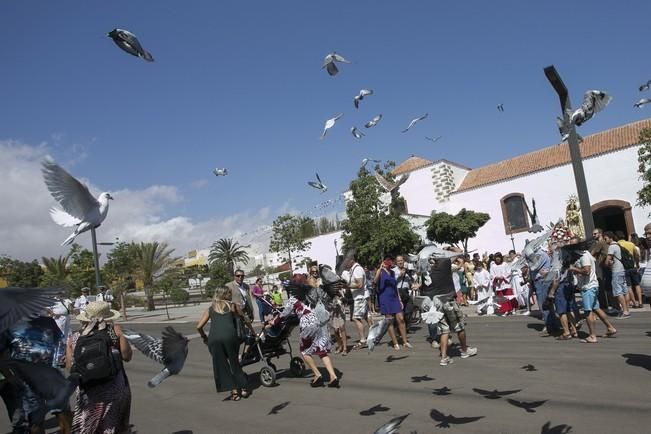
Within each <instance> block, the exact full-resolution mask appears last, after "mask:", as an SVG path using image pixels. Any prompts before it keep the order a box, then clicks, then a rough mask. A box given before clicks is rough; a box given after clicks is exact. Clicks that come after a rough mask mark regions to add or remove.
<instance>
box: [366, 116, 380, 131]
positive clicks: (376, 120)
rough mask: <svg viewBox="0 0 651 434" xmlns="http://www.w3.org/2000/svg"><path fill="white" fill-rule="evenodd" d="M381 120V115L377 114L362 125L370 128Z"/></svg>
mask: <svg viewBox="0 0 651 434" xmlns="http://www.w3.org/2000/svg"><path fill="white" fill-rule="evenodd" d="M381 120H382V115H377V116H375V117H374V118H373V119H371V120H370V121H368V122H366V125H364V126H365V127H366V128H371V127H374V126H376V125H377V123H378V122H380V121H381Z"/></svg>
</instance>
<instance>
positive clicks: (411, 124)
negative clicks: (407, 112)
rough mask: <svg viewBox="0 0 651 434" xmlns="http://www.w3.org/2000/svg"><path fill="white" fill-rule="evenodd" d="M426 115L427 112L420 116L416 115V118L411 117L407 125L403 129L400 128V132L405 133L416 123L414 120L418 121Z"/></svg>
mask: <svg viewBox="0 0 651 434" xmlns="http://www.w3.org/2000/svg"><path fill="white" fill-rule="evenodd" d="M427 116H428V114H427V113H425V114H424V115H422V116H421V117H418V118H416V119H412V120H411V122H409V125H408V126H407V128H405V129H404V130H402V132H403V133H406V132H407V131H409V129H410V128H411V127H413V126H414V125H415V124H416V122H418V121H422V120H423V119H426V118H427Z"/></svg>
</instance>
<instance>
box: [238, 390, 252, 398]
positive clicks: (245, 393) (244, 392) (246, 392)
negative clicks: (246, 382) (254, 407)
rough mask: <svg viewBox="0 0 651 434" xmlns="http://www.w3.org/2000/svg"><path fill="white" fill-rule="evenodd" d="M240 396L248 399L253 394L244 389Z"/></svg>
mask: <svg viewBox="0 0 651 434" xmlns="http://www.w3.org/2000/svg"><path fill="white" fill-rule="evenodd" d="M240 395H242V398H244V399H246V398H248V397H249V396H251V392H249V391H248V390H246V389H242V391H241V392H240Z"/></svg>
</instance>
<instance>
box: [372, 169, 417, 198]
mask: <svg viewBox="0 0 651 434" xmlns="http://www.w3.org/2000/svg"><path fill="white" fill-rule="evenodd" d="M373 175H374V176H375V179H376V180H377V182H378V183H379V184H380V186H381V187H382V188H383V189H385V190H386V191H387V192H389V193H391V192H392V191H393V190H395V189H396V188H398V187H400V186H401V185H402V184H404V183H405V182H406V181H407V180H408V179H409V174H408V173H407V174H405V175H402V176H401V177H400V178H398V180H396V182H391V181H388V180H387V179H386V178H385V177H384V176H382V175H381V174H380V172H378V171H377V170H375V171H374V172H373Z"/></svg>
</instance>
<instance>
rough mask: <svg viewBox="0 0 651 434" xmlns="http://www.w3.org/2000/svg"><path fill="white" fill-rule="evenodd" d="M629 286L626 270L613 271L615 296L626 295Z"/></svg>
mask: <svg viewBox="0 0 651 434" xmlns="http://www.w3.org/2000/svg"><path fill="white" fill-rule="evenodd" d="M627 292H628V288H627V287H626V272H625V271H618V272H616V273H613V296H614V297H619V296H620V295H626V293H627Z"/></svg>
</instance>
